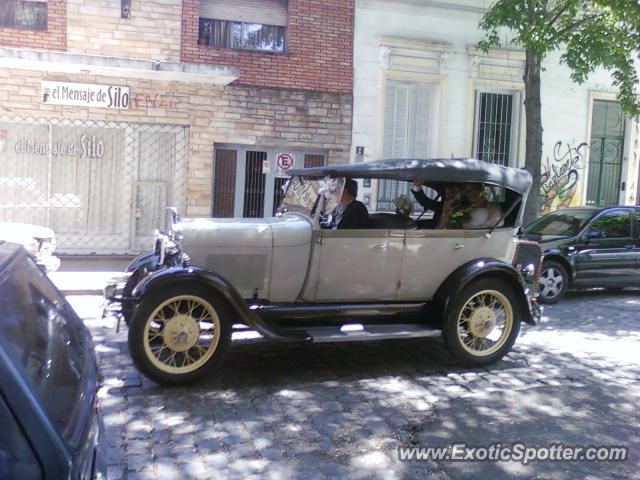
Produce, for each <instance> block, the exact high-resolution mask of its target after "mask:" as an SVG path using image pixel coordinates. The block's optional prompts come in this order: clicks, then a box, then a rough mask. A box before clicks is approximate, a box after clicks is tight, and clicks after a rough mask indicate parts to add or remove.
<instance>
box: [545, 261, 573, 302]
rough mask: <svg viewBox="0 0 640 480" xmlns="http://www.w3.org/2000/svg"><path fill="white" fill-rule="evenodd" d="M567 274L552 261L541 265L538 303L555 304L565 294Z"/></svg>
mask: <svg viewBox="0 0 640 480" xmlns="http://www.w3.org/2000/svg"><path fill="white" fill-rule="evenodd" d="M568 286H569V274H568V273H567V269H566V268H564V266H563V265H562V264H561V263H559V262H556V261H554V260H547V261H545V262H544V263H543V264H542V273H541V274H540V296H539V297H538V298H539V299H540V303H556V302H557V301H558V300H560V299H561V298H562V297H564V294H565V293H567V287H568Z"/></svg>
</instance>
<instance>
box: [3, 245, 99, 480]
mask: <svg viewBox="0 0 640 480" xmlns="http://www.w3.org/2000/svg"><path fill="white" fill-rule="evenodd" d="M0 379H1V380H0V426H1V434H0V478H1V479H3V480H5V479H6V480H10V479H20V480H27V479H43V480H44V479H61V478H64V479H90V478H94V479H98V478H106V474H105V470H104V465H105V464H104V458H105V457H104V455H103V454H102V453H101V452H102V447H101V445H102V444H101V442H100V437H101V432H102V431H103V428H102V425H101V420H100V418H101V417H100V414H99V408H98V398H97V389H98V386H99V381H98V370H97V366H96V358H95V354H94V349H93V342H92V340H91V337H90V335H89V332H88V331H87V328H86V327H85V326H84V324H83V323H82V320H80V318H78V316H77V315H76V313H75V312H74V311H73V309H72V308H71V306H70V305H69V304H68V303H67V301H66V300H65V298H64V297H63V296H62V295H61V294H60V292H59V291H58V290H57V289H56V288H55V286H54V285H53V284H52V283H51V281H50V280H49V279H48V278H47V276H46V275H45V273H44V272H42V270H41V269H40V268H39V267H38V266H37V265H36V263H35V261H34V260H33V259H32V258H31V257H30V256H29V255H28V254H27V252H26V250H25V249H24V248H22V247H21V246H19V245H16V244H12V243H7V242H3V241H0Z"/></svg>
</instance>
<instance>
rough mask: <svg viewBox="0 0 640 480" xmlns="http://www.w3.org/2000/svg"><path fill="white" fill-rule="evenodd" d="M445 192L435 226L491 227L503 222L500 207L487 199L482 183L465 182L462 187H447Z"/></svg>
mask: <svg viewBox="0 0 640 480" xmlns="http://www.w3.org/2000/svg"><path fill="white" fill-rule="evenodd" d="M445 193H446V200H445V202H444V205H443V207H442V211H443V215H442V218H441V219H440V222H439V223H438V227H437V228H451V229H457V228H491V227H493V226H496V225H497V226H498V227H500V226H502V225H503V224H504V219H503V218H502V211H501V210H500V207H499V206H498V205H497V204H495V203H491V202H488V201H487V199H486V197H485V189H484V186H483V185H482V184H479V183H467V184H465V185H464V186H463V187H462V188H447V189H446V192H445Z"/></svg>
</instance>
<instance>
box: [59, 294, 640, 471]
mask: <svg viewBox="0 0 640 480" xmlns="http://www.w3.org/2000/svg"><path fill="white" fill-rule="evenodd" d="M69 299H70V301H71V303H72V304H73V305H74V307H75V308H76V310H77V311H78V313H79V314H80V315H81V316H82V317H83V318H85V321H86V323H87V324H88V325H89V326H90V329H91V331H92V334H93V336H94V339H95V342H96V349H97V353H98V358H99V363H100V367H101V370H102V374H103V375H104V377H105V385H104V388H103V389H102V391H101V394H102V411H103V414H104V419H105V423H106V428H107V437H108V445H109V458H108V463H109V475H110V478H111V479H113V480H118V479H127V480H131V479H164V478H166V479H175V478H184V479H187V478H194V479H195V478H198V479H251V478H256V479H258V478H267V479H283V480H288V479H305V480H306V479H316V478H317V479H321V478H349V479H370V478H380V479H414V478H415V479H443V480H445V479H456V480H457V479H467V478H469V479H471V478H474V479H477V478H487V479H499V478H523V479H533V478H536V479H538V478H540V479H542V478H543V479H561V480H565V479H566V480H570V479H576V478H589V479H599V478H620V479H622V478H624V479H637V478H640V474H639V473H638V472H640V459H639V457H638V451H639V447H640V414H639V413H638V409H637V406H638V404H639V395H640V367H639V366H638V351H640V295H639V292H638V291H637V290H636V291H625V292H620V293H616V294H612V293H605V292H599V291H595V292H588V293H587V292H585V293H573V294H569V295H568V296H567V298H566V299H565V300H563V301H562V302H560V303H559V304H558V305H554V306H548V307H547V308H546V310H545V314H544V317H543V321H542V324H541V325H539V326H537V327H530V326H527V325H524V324H523V328H522V331H521V334H520V337H519V339H518V341H517V343H516V345H515V347H514V350H513V351H512V352H511V353H510V354H509V355H508V356H507V357H506V358H505V360H503V361H502V362H500V363H498V364H497V365H494V366H492V367H491V368H486V369H478V370H469V369H464V368H461V367H459V366H458V365H456V364H455V363H454V362H453V360H452V359H451V357H450V355H449V353H448V352H447V351H446V349H445V347H444V345H443V343H442V342H441V341H440V340H439V339H437V340H436V339H421V340H410V341H384V342H370V343H351V344H344V343H343V344H324V345H311V346H291V345H284V344H275V343H266V342H264V343H257V344H244V345H234V346H233V347H232V348H231V349H230V351H229V354H228V356H227V358H226V361H225V363H224V366H223V368H222V369H221V370H219V371H218V372H216V373H215V374H213V375H212V376H211V377H210V378H207V379H205V380H204V381H201V382H199V383H197V384H195V385H192V386H189V387H179V388H176V387H172V388H167V387H160V386H157V385H156V384H154V383H152V382H150V381H148V380H147V379H145V378H143V377H142V376H141V375H140V374H139V373H138V372H137V370H136V368H135V367H134V366H133V364H132V362H131V360H130V357H129V354H128V350H127V344H126V328H123V329H122V330H121V331H120V333H119V334H116V333H115V328H114V321H113V319H107V320H106V321H100V320H99V319H96V315H97V311H98V305H99V301H100V299H99V298H98V297H91V296H84V297H80V296H75V297H69ZM460 441H463V442H466V443H467V444H469V445H487V446H488V445H489V444H490V443H492V442H496V441H499V442H501V443H503V444H512V443H514V442H517V441H521V442H524V443H525V444H528V445H549V444H552V443H555V442H563V443H565V444H567V445H581V446H585V445H598V446H599V445H623V446H627V447H628V448H629V452H630V458H629V459H628V460H627V461H626V462H593V463H587V462H573V463H569V462H556V463H552V462H542V461H541V462H534V463H531V464H529V465H527V466H524V465H522V464H520V463H504V462H502V463H495V462H466V463H465V462H438V463H436V462H433V461H420V462H418V461H413V462H400V461H399V460H398V458H397V450H396V449H397V447H399V446H411V445H418V446H434V445H445V446H446V445H448V444H451V443H453V442H460Z"/></svg>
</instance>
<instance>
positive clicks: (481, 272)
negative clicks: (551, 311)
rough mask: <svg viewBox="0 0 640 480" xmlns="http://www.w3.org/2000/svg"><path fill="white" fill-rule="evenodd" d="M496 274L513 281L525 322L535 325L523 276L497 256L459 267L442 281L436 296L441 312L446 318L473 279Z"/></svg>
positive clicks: (435, 300)
mask: <svg viewBox="0 0 640 480" xmlns="http://www.w3.org/2000/svg"><path fill="white" fill-rule="evenodd" d="M490 276H495V277H499V278H503V279H505V280H507V281H508V282H511V283H513V284H514V285H515V286H517V288H515V289H514V291H515V293H516V295H517V297H518V303H519V305H518V306H519V307H520V312H522V315H523V318H522V320H524V321H525V322H527V323H529V324H531V325H535V324H536V322H535V320H534V317H533V315H532V312H531V306H530V303H529V299H528V298H527V295H526V294H525V284H524V280H523V278H522V276H521V275H520V274H519V273H518V272H517V271H516V269H515V268H513V266H511V265H509V264H508V263H505V262H503V261H501V260H496V259H495V258H480V259H477V260H473V261H471V262H469V263H465V264H464V265H462V266H460V267H458V268H457V269H456V270H455V271H454V272H453V273H451V275H449V276H448V277H447V279H446V280H445V281H444V282H442V285H440V288H438V291H437V292H436V294H435V296H434V302H435V304H436V306H437V308H438V310H439V313H440V314H441V315H443V316H442V318H444V314H445V313H446V312H447V310H448V308H449V305H450V303H451V300H452V299H454V298H457V297H458V296H459V295H460V294H461V293H462V290H464V288H465V287H466V286H467V285H469V284H470V283H471V282H472V281H474V280H476V279H479V278H482V277H490Z"/></svg>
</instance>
